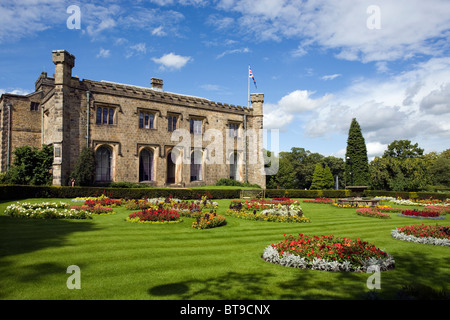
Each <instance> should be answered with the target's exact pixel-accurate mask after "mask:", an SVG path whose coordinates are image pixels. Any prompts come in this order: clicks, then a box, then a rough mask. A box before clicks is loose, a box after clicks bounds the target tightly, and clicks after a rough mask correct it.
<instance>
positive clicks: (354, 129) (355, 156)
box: [345, 118, 370, 186]
mask: <svg viewBox="0 0 450 320" xmlns="http://www.w3.org/2000/svg"><path fill="white" fill-rule="evenodd" d="M345 159H346V162H345V178H346V184H347V185H353V186H367V185H369V177H370V175H369V159H368V157H367V147H366V142H365V140H364V137H363V135H362V132H361V127H360V126H359V123H358V122H357V121H356V119H355V118H353V119H352V123H351V124H350V129H349V131H348V139H347V150H346V153H345Z"/></svg>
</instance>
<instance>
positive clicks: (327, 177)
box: [322, 164, 334, 189]
mask: <svg viewBox="0 0 450 320" xmlns="http://www.w3.org/2000/svg"><path fill="white" fill-rule="evenodd" d="M333 185H334V179H333V174H332V173H331V170H330V167H329V166H328V165H326V164H325V166H324V168H323V185H322V189H332V188H333Z"/></svg>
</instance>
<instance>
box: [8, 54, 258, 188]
mask: <svg viewBox="0 0 450 320" xmlns="http://www.w3.org/2000/svg"><path fill="white" fill-rule="evenodd" d="M52 57H53V63H54V64H55V74H54V75H53V77H48V76H47V74H46V73H42V74H41V75H40V76H39V78H38V79H37V81H36V83H35V92H33V93H31V94H28V95H15V94H9V93H5V94H2V96H1V97H0V121H1V131H0V141H1V157H0V168H1V171H2V172H4V171H6V170H7V169H8V168H9V166H10V164H11V163H12V151H13V150H14V149H15V148H17V147H20V146H23V145H30V146H35V147H41V146H42V144H51V145H53V149H54V159H53V170H52V173H53V185H57V186H60V185H68V184H69V175H70V173H71V172H72V170H73V168H74V166H75V163H76V161H77V159H78V157H79V155H80V153H81V151H82V149H83V148H85V147H90V148H92V149H93V150H94V151H95V155H96V160H97V168H96V182H97V183H107V182H119V181H126V182H135V183H136V182H139V183H148V184H151V185H154V186H186V187H188V186H198V185H212V184H215V183H216V182H217V180H218V179H220V178H232V179H236V180H238V181H241V182H249V183H252V184H258V185H260V186H261V187H265V176H264V159H263V154H262V123H263V102H264V101H263V100H264V95H263V94H252V95H251V104H252V105H251V107H250V108H248V107H241V106H235V105H228V104H224V103H220V102H212V101H210V100H207V99H204V98H198V97H192V96H188V95H182V94H175V93H170V92H166V91H164V90H163V81H162V80H161V79H156V78H152V79H151V87H150V88H144V87H137V86H132V85H125V84H119V83H112V82H105V81H93V80H86V79H83V80H80V79H79V78H78V77H73V76H72V69H73V68H74V66H75V57H74V56H73V55H72V54H70V53H69V52H67V51H65V50H57V51H53V52H52Z"/></svg>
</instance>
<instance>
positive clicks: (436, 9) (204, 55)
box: [0, 0, 450, 158]
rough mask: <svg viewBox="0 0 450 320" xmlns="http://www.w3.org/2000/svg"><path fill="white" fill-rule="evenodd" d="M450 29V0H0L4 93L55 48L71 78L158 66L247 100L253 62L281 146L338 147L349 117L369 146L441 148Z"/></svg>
mask: <svg viewBox="0 0 450 320" xmlns="http://www.w3.org/2000/svg"><path fill="white" fill-rule="evenodd" d="M71 5H75V6H77V7H78V8H79V9H80V16H79V18H80V19H79V20H80V22H81V24H80V28H79V29H69V28H68V26H67V20H68V19H70V18H71V17H73V14H74V12H73V11H70V10H69V12H68V11H67V9H68V8H69V6H71ZM70 21H74V20H70ZM449 35H450V3H449V1H448V0H429V1H423V0H395V1H394V0H359V1H354V0H340V1H332V0H328V1H325V0H315V1H311V0H303V1H300V0H212V1H206V0H147V1H144V0H142V1H134V2H128V1H120V0H111V1H59V0H58V1H57V0H22V1H6V0H0V94H1V93H4V92H13V93H19V94H24V93H30V92H32V91H33V90H34V82H35V81H36V79H37V77H38V76H39V74H40V73H41V72H43V71H45V72H47V73H48V74H49V75H52V74H53V72H54V65H53V63H52V61H51V52H52V50H60V49H65V50H67V51H69V52H70V53H72V54H73V55H75V57H76V61H75V68H74V70H73V74H74V75H77V76H79V77H80V78H81V79H91V80H107V81H113V82H120V83H125V84H131V85H137V86H143V87H149V86H150V79H151V78H152V77H158V78H162V79H163V80H164V89H165V90H166V91H170V92H175V93H181V94H188V95H194V96H199V97H204V98H207V99H210V100H213V101H219V102H223V103H229V104H235V105H241V106H246V105H247V93H248V92H247V90H248V89H247V84H248V66H249V65H251V68H252V71H253V74H254V76H255V79H256V82H257V88H255V87H254V86H253V84H252V86H251V91H252V93H255V92H258V93H259V92H260V93H264V95H265V104H264V127H265V128H266V129H268V130H270V129H273V130H279V148H278V149H279V151H289V150H290V149H291V148H292V147H300V148H305V149H306V150H310V151H312V152H319V153H321V154H323V155H325V156H328V155H334V156H337V157H343V155H344V154H345V148H346V142H347V134H348V129H349V126H350V122H351V119H352V118H356V119H357V120H358V122H359V124H360V126H361V128H362V132H363V135H364V138H365V140H366V144H367V148H368V154H369V157H370V158H373V157H374V156H379V155H382V154H383V152H384V150H385V149H386V147H387V145H388V144H389V143H391V142H392V141H394V140H400V139H407V140H411V141H412V142H413V143H416V142H417V143H419V146H420V147H422V148H424V149H425V152H432V151H434V152H442V151H444V150H446V149H448V148H450V144H449V141H450V57H449V52H450V50H449V46H450V41H449Z"/></svg>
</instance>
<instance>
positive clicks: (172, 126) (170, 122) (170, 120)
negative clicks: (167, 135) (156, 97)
mask: <svg viewBox="0 0 450 320" xmlns="http://www.w3.org/2000/svg"><path fill="white" fill-rule="evenodd" d="M177 120H178V119H177V116H175V115H168V116H167V130H168V131H169V132H173V131H175V130H177Z"/></svg>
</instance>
